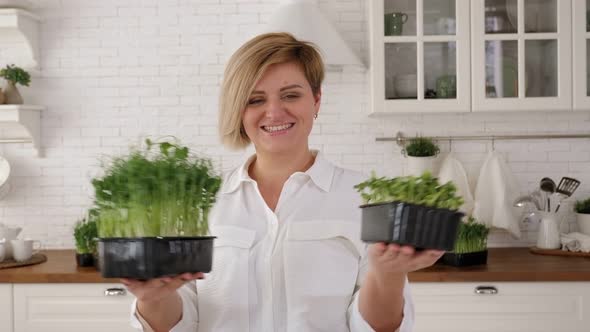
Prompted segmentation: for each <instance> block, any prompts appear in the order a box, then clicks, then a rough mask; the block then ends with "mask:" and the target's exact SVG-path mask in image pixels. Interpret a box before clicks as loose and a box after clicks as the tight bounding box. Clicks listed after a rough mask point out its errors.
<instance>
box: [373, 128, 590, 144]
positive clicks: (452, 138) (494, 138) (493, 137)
mask: <svg viewBox="0 0 590 332" xmlns="http://www.w3.org/2000/svg"><path fill="white" fill-rule="evenodd" d="M428 137H429V138H432V139H433V140H435V141H492V142H493V141H499V140H520V139H561V138H590V133H588V134H563V135H562V134H546V135H473V136H469V135H466V136H428ZM410 139H411V137H409V138H408V137H405V136H404V134H403V133H402V132H401V131H398V132H397V134H396V135H395V137H377V138H376V139H375V140H376V141H377V142H391V141H394V142H396V143H397V145H399V146H404V145H405V143H406V141H408V140H410Z"/></svg>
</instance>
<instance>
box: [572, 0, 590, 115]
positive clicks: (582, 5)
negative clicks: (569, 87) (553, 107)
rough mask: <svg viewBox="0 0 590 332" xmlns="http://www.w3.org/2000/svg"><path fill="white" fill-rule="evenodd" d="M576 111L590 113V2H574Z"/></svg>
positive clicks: (582, 0) (573, 31) (577, 0)
mask: <svg viewBox="0 0 590 332" xmlns="http://www.w3.org/2000/svg"><path fill="white" fill-rule="evenodd" d="M572 25H573V28H572V33H573V62H574V68H575V70H574V73H573V78H574V86H573V88H574V89H573V90H574V110H579V111H590V0H574V1H573V20H572Z"/></svg>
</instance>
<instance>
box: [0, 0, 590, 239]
mask: <svg viewBox="0 0 590 332" xmlns="http://www.w3.org/2000/svg"><path fill="white" fill-rule="evenodd" d="M34 3H35V8H36V13H37V14H38V15H39V16H41V18H42V21H41V29H40V41H41V50H40V51H41V52H40V53H41V71H40V74H39V75H36V76H35V77H33V83H32V84H31V87H28V88H23V89H22V90H21V91H22V93H23V95H24V96H25V98H26V99H27V101H31V102H32V103H37V104H41V105H47V109H46V110H45V111H44V113H43V117H42V138H43V142H42V145H43V148H44V152H45V157H44V158H36V157H35V156H34V154H33V153H32V148H31V146H30V144H14V145H3V146H0V153H2V155H3V156H4V157H5V158H7V159H8V160H9V161H10V162H11V164H12V166H13V172H12V177H11V179H10V181H11V184H12V185H13V189H12V190H11V192H10V194H9V195H8V197H6V198H5V199H4V200H2V201H0V221H2V222H5V223H13V224H18V225H21V226H23V227H24V228H25V231H24V232H25V234H33V235H34V237H37V238H41V239H42V240H43V242H44V245H45V246H46V247H48V248H63V247H66V248H69V247H72V246H73V239H72V235H71V233H72V226H73V224H74V223H75V222H76V220H77V219H79V218H80V217H82V216H83V213H84V211H85V210H86V209H87V208H88V207H89V205H90V203H91V200H92V194H93V191H92V186H91V185H90V179H91V177H92V175H93V174H97V171H98V170H99V168H98V167H99V166H98V165H99V164H100V161H101V160H105V158H106V157H108V156H112V155H119V154H122V153H125V152H126V151H128V149H129V147H130V146H131V145H134V144H138V143H139V142H141V141H142V139H143V138H144V137H146V136H150V137H157V136H159V135H175V136H177V137H179V138H181V139H182V140H183V142H184V143H186V144H187V145H189V146H191V147H192V148H193V149H194V150H195V151H198V152H199V153H205V154H207V155H209V156H211V157H212V158H213V161H214V163H215V165H217V167H218V168H220V169H222V170H228V169H231V168H232V167H235V166H236V165H238V164H239V163H241V161H242V160H243V159H244V158H245V156H247V155H249V154H250V153H252V152H253V150H252V148H249V149H248V150H246V151H245V152H233V151H229V150H226V149H224V148H223V147H222V146H221V145H220V143H219V139H218V137H217V107H218V95H219V85H220V82H221V76H222V75H223V70H224V65H225V63H226V61H227V59H228V58H229V56H230V55H231V52H233V51H234V50H235V49H237V48H238V47H239V46H240V45H241V43H243V42H244V41H245V40H247V39H248V38H250V37H252V36H253V35H254V33H256V32H257V31H259V29H260V28H262V26H263V24H264V23H265V22H267V21H268V20H269V18H270V15H272V12H273V11H274V9H275V8H276V7H277V6H278V1H274V0H127V1H124V2H121V1H117V0H103V1H93V0H36V1H34ZM366 6H367V4H366V1H362V0H321V1H319V7H320V9H321V10H322V12H323V13H324V14H325V16H326V17H328V19H329V20H331V22H332V23H333V24H334V26H335V27H336V28H337V29H338V30H339V31H340V32H342V35H343V38H344V39H345V40H346V42H347V43H348V44H349V45H350V46H351V48H352V49H353V50H354V51H355V52H357V54H358V55H359V56H360V57H361V58H362V59H365V60H366V59H367V56H368V35H367V34H368V32H367V26H366V24H367V22H366V20H367V17H366V9H367V8H366ZM3 54H8V53H2V52H0V65H4V61H3V59H2V55H3ZM365 62H366V61H365ZM322 103H323V105H322V109H321V112H320V116H319V118H318V120H316V122H315V127H314V129H313V130H312V136H311V138H310V142H311V144H312V146H313V147H314V148H318V149H321V150H322V151H323V152H324V153H325V155H326V157H327V158H328V159H330V160H332V161H334V162H335V163H336V164H338V165H342V166H345V167H349V168H353V169H356V170H359V171H362V172H365V173H366V174H369V173H370V172H371V171H376V172H377V173H378V174H379V175H387V176H397V175H401V174H402V172H403V169H404V167H405V159H404V158H403V156H402V155H401V148H400V147H399V146H397V145H396V144H395V142H376V141H375V138H377V137H384V136H388V137H393V136H395V134H396V133H397V132H398V131H402V132H404V134H405V135H407V136H414V135H416V134H421V135H437V136H438V135H497V134H503V133H506V134H519V133H535V134H536V133H557V132H587V131H588V129H590V113H588V112H577V113H574V112H550V113H542V112H533V113H507V112H504V113H471V114H440V115H422V114H418V115H396V116H391V117H387V118H371V117H368V113H369V110H368V107H369V77H368V72H365V71H363V70H361V69H359V68H357V67H351V68H348V67H346V68H343V70H342V72H328V73H327V74H326V80H325V82H324V86H323V97H322ZM440 145H441V152H442V153H441V155H440V158H439V160H438V162H437V164H440V161H441V160H442V158H444V156H445V155H446V153H447V152H448V151H449V149H450V148H452V151H453V154H454V156H455V157H456V158H457V159H459V160H460V161H461V162H462V163H463V164H464V166H465V169H466V171H467V173H468V178H469V181H470V184H471V186H472V188H475V186H476V181H477V177H478V175H479V167H480V166H481V163H482V161H483V160H484V158H485V156H486V154H487V151H489V150H490V149H491V148H492V144H491V142H485V141H457V142H453V143H452V146H449V143H448V142H440ZM494 148H495V149H496V151H499V152H501V153H502V154H503V155H504V156H505V158H506V160H507V161H508V163H509V166H510V167H511V169H512V171H513V172H514V174H515V177H516V178H517V179H518V183H519V185H520V186H521V188H520V189H521V191H522V192H527V191H531V190H533V189H535V188H536V187H537V186H538V181H539V180H540V178H541V177H543V176H551V177H553V178H554V180H556V181H558V180H559V178H560V177H561V176H564V175H570V176H574V177H576V178H579V179H580V180H582V181H583V185H582V187H580V189H579V190H578V192H577V193H576V195H575V197H574V198H573V199H570V200H572V201H573V200H575V198H577V197H583V196H588V195H590V189H589V188H590V186H589V185H588V184H590V140H573V139H572V140H535V141H496V142H495V144H494ZM106 160H108V158H106ZM566 206H567V207H564V208H562V209H564V210H565V211H568V209H571V204H569V205H567V204H566ZM566 215H567V214H566ZM566 219H567V220H568V221H569V223H568V224H572V220H573V219H572V217H571V216H569V217H567V218H566ZM533 226H534V225H532V224H530V223H529V224H523V226H522V227H523V238H522V239H520V240H516V239H513V238H511V237H510V236H509V235H508V234H506V233H504V232H501V231H494V232H493V233H492V236H491V238H490V245H492V246H512V245H520V246H526V245H529V244H531V243H534V240H535V237H536V231H537V229H536V228H535V227H533Z"/></svg>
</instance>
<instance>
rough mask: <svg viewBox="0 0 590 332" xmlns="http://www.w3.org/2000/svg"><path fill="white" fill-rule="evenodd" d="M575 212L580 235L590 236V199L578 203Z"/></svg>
mask: <svg viewBox="0 0 590 332" xmlns="http://www.w3.org/2000/svg"><path fill="white" fill-rule="evenodd" d="M574 210H575V211H576V219H577V221H578V228H579V230H580V233H583V234H586V235H590V197H589V198H587V199H585V200H581V201H577V202H576V205H575V207H574Z"/></svg>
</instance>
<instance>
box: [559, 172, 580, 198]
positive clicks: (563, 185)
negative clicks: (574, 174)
mask: <svg viewBox="0 0 590 332" xmlns="http://www.w3.org/2000/svg"><path fill="white" fill-rule="evenodd" d="M579 186H580V181H579V180H576V179H574V178H569V177H567V176H564V177H562V178H561V180H560V181H559V185H558V186H557V189H555V191H556V192H558V193H560V194H563V195H566V196H567V197H570V196H571V195H572V194H573V193H574V191H576V189H578V187H579Z"/></svg>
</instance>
